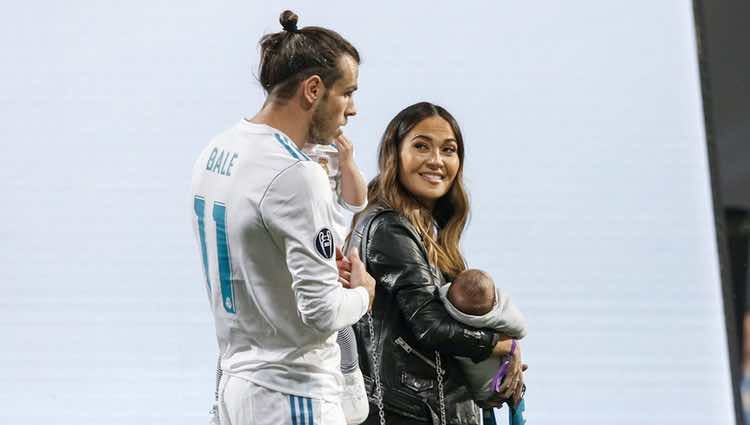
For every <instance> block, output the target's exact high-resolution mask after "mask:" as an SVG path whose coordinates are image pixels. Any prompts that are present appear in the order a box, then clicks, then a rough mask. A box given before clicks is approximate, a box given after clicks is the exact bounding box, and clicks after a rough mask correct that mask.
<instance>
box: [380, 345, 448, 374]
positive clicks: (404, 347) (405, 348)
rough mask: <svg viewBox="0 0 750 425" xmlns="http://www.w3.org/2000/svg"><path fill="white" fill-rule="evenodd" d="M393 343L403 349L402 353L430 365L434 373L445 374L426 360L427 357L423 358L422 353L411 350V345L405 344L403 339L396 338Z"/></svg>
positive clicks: (433, 363) (430, 361)
mask: <svg viewBox="0 0 750 425" xmlns="http://www.w3.org/2000/svg"><path fill="white" fill-rule="evenodd" d="M393 342H395V343H396V344H397V345H398V346H400V347H401V348H403V349H404V351H406V352H407V353H409V354H414V355H415V356H417V357H419V358H420V359H422V361H424V362H425V363H427V364H428V365H430V366H431V367H432V368H433V369H435V370H436V371H438V372H439V373H440V374H441V375H444V374H445V371H444V370H439V369H438V368H437V365H435V362H433V361H432V360H430V359H428V358H427V357H425V356H424V355H423V354H422V353H420V352H419V351H417V350H415V349H413V348H412V347H411V345H409V344H408V343H407V342H406V341H404V339H403V338H401V337H398V338H396V339H395V340H394V341H393Z"/></svg>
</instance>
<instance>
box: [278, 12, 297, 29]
mask: <svg viewBox="0 0 750 425" xmlns="http://www.w3.org/2000/svg"><path fill="white" fill-rule="evenodd" d="M297 21H299V16H297V14H296V13H294V12H292V11H291V10H285V11H283V12H281V16H279V22H280V23H281V28H284V31H287V32H297V31H298V30H297Z"/></svg>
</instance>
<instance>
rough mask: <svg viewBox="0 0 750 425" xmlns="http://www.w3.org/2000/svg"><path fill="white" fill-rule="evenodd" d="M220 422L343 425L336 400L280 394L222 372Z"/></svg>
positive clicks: (225, 424)
mask: <svg viewBox="0 0 750 425" xmlns="http://www.w3.org/2000/svg"><path fill="white" fill-rule="evenodd" d="M219 421H220V422H221V425H329V424H330V425H346V420H345V419H344V411H343V410H342V409H341V404H340V403H331V402H328V401H324V400H320V399H313V398H309V397H302V396H296V395H291V394H284V393H280V392H278V391H273V390H269V389H268V388H265V387H261V386H260V385H256V384H254V383H252V382H250V381H248V380H246V379H242V378H238V377H236V376H230V375H227V374H224V376H222V378H221V384H220V387H219Z"/></svg>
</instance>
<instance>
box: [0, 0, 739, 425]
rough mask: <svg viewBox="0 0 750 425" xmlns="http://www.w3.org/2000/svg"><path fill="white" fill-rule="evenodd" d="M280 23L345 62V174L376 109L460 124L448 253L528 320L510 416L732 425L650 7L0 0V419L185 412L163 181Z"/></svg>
mask: <svg viewBox="0 0 750 425" xmlns="http://www.w3.org/2000/svg"><path fill="white" fill-rule="evenodd" d="M21 4H23V5H22V6H21ZM313 4H314V5H313ZM287 7H289V8H292V9H294V10H295V11H297V12H298V13H299V15H300V26H304V25H321V26H326V27H331V28H334V29H336V30H337V31H339V32H340V33H341V34H342V35H344V36H345V37H346V38H348V39H349V40H350V41H352V42H353V43H354V44H355V45H356V46H357V47H358V48H359V50H360V52H361V54H362V57H363V62H362V66H361V71H360V72H361V74H360V87H361V89H360V91H359V92H358V93H357V94H356V101H357V104H358V107H359V116H357V117H356V118H354V119H352V120H351V121H350V125H349V126H348V127H347V129H346V130H347V134H348V135H349V136H350V138H351V139H352V140H353V141H354V142H355V144H356V147H357V158H358V160H359V162H360V164H361V166H362V168H363V170H364V172H365V174H366V176H367V177H368V178H370V177H372V176H373V175H374V172H375V152H376V146H377V142H378V139H379V137H380V135H381V134H382V131H383V129H384V128H385V125H386V123H387V122H388V120H390V118H392V117H393V116H394V115H395V114H396V113H397V112H398V111H399V110H400V109H401V108H403V107H405V106H407V105H409V104H411V103H414V102H417V101H421V100H430V101H433V102H436V103H438V104H441V105H443V106H445V107H446V108H447V109H448V110H450V111H451V112H452V113H453V114H454V115H455V116H456V117H457V119H458V121H459V122H460V124H461V126H462V129H463V131H464V135H465V140H466V149H467V158H466V164H465V165H466V180H467V183H468V188H469V190H470V193H471V200H472V208H473V214H472V221H471V223H470V226H469V228H468V231H467V233H466V235H465V239H464V250H465V253H466V255H467V258H468V259H469V262H470V264H471V265H472V266H474V267H479V268H483V269H486V270H488V271H489V272H491V273H492V275H493V276H494V278H495V281H496V283H497V284H499V285H502V286H503V287H504V288H507V289H508V290H509V291H510V293H511V294H513V296H514V299H515V301H516V303H517V304H518V305H519V306H520V307H521V309H522V310H523V311H524V313H525V314H526V316H527V318H528V322H529V326H530V334H529V336H528V337H527V338H526V339H525V340H524V341H523V342H522V346H523V353H524V358H525V360H526V361H527V362H528V363H529V364H530V366H531V369H530V370H529V372H528V373H527V377H526V379H527V384H528V392H527V409H528V411H527V417H528V419H529V425H535V424H550V425H559V424H646V423H648V424H652V423H653V424H665V423H670V424H671V423H674V424H701V425H703V424H733V423H734V422H733V421H734V418H733V413H732V412H733V409H732V401H731V389H730V378H729V368H728V359H727V353H726V336H725V329H724V325H723V323H724V316H723V308H722V305H721V297H720V282H719V275H718V261H717V256H716V243H715V233H714V226H713V212H712V207H711V190H710V184H709V178H708V168H707V157H706V146H705V136H704V129H703V115H702V109H701V101H700V87H699V78H698V67H697V63H696V54H695V52H696V46H695V38H694V29H693V17H692V12H691V8H692V4H691V2H690V1H673V0H670V1H660V2H652V1H645V0H639V1H627V2H625V1H616V2H601V1H579V2H538V1H529V2H511V1H499V2H419V3H418V2H391V3H387V4H385V5H383V4H377V5H375V4H369V3H368V4H363V3H358V2H343V1H342V2H314V3H313V2H286V3H279V2H268V1H265V2H254V3H253V2H237V1H234V2H197V1H180V2H177V1H131V2H115V1H102V2H93V1H80V0H79V1H67V2H41V1H29V2H24V3H13V4H11V3H10V2H8V3H7V4H4V5H3V13H2V17H0V52H2V56H1V58H2V59H1V60H2V67H0V114H2V120H0V139H1V142H0V154H1V155H2V165H1V166H0V185H1V186H0V189H1V190H0V196H2V201H0V205H2V208H0V241H1V242H0V282H2V285H3V295H2V297H0V347H1V348H0V406H2V407H3V408H2V409H0V423H3V424H19V425H20V424H100V423H108V424H161V425H163V424H180V425H184V424H191V423H204V422H205V417H206V412H207V410H208V407H209V404H210V399H211V397H212V392H213V388H212V386H213V367H214V361H215V350H216V348H215V338H214V336H213V329H212V324H211V317H210V314H209V311H208V303H207V302H206V300H205V290H204V287H203V283H202V282H203V281H202V275H201V268H200V262H199V258H198V256H197V249H196V245H195V242H194V241H193V235H192V232H191V228H190V224H189V223H190V222H189V219H190V213H191V211H192V209H191V208H192V207H191V204H190V202H189V201H190V198H189V182H190V172H191V167H192V163H193V160H194V159H195V157H196V155H197V154H198V152H199V151H200V149H201V148H202V147H203V146H204V145H205V144H206V143H207V142H208V140H209V139H210V138H211V137H212V136H213V135H215V134H216V133H218V132H219V131H221V130H223V129H224V128H226V127H228V126H230V125H232V124H234V123H235V122H236V121H238V120H239V119H240V118H242V117H243V116H248V115H252V114H253V113H254V112H255V111H256V110H257V109H258V107H259V105H260V104H261V102H262V99H263V97H262V93H261V90H260V88H259V84H258V83H257V82H256V81H255V79H254V77H253V75H254V73H255V69H256V67H257V56H258V49H257V41H258V39H259V38H260V36H261V35H262V34H264V33H267V32H275V31H278V30H279V28H280V26H279V25H278V22H277V19H278V15H279V13H280V12H281V11H282V10H283V9H284V8H287Z"/></svg>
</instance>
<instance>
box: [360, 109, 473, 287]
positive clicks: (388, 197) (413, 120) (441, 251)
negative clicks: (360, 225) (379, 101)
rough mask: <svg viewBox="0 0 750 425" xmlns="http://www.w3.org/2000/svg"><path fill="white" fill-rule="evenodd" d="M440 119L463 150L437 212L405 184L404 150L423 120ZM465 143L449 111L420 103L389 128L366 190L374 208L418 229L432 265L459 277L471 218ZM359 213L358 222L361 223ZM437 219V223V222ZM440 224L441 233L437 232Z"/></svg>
mask: <svg viewBox="0 0 750 425" xmlns="http://www.w3.org/2000/svg"><path fill="white" fill-rule="evenodd" d="M434 116H439V117H441V118H443V119H444V120H446V121H447V122H448V124H450V126H451V129H452V130H453V134H454V135H455V137H456V144H457V145H458V158H459V161H460V162H459V167H458V172H457V173H456V178H455V179H454V180H453V185H452V186H451V188H450V190H449V191H448V193H446V194H445V195H444V196H443V197H441V198H440V199H438V201H437V202H436V203H435V208H434V210H433V211H432V212H430V210H429V209H428V208H427V207H425V206H424V205H422V204H421V203H420V202H419V201H417V199H416V198H415V197H414V195H413V194H411V193H410V192H409V191H407V190H406V188H405V187H404V186H403V185H402V184H401V182H400V181H399V178H398V172H399V169H400V165H401V160H400V155H399V151H400V147H401V143H402V142H403V140H404V137H405V136H406V134H407V133H409V131H411V130H412V129H413V128H414V127H415V126H416V125H417V124H418V123H419V122H421V121H422V120H424V119H426V118H429V117H434ZM463 168H464V141H463V137H462V136H461V129H460V128H459V127H458V123H457V122H456V120H455V119H454V118H453V116H452V115H451V114H450V113H449V112H448V111H446V110H445V109H444V108H442V107H440V106H438V105H434V104H432V103H429V102H420V103H416V104H414V105H411V106H409V107H407V108H406V109H404V110H402V111H401V112H399V113H398V114H397V115H396V116H395V117H394V118H393V119H392V120H391V122H390V123H388V126H387V127H386V129H385V132H384V133H383V138H382V140H381V141H380V148H379V151H378V175H377V176H375V178H374V179H372V181H370V183H369V184H368V185H367V199H368V202H369V203H370V204H371V205H375V204H383V205H385V206H387V207H390V208H393V209H394V210H396V211H398V212H400V213H401V214H403V215H404V216H405V217H406V218H407V219H408V220H409V222H411V224H412V225H413V226H414V227H415V228H416V229H417V232H418V233H419V235H420V236H421V237H422V241H423V242H424V245H425V248H426V249H427V255H428V260H429V261H430V263H432V264H433V265H434V266H436V267H437V268H438V269H439V270H440V271H442V272H443V273H446V274H447V275H449V276H451V277H454V276H456V275H457V274H458V273H460V272H461V271H463V270H464V269H466V261H465V260H464V257H463V256H462V255H461V250H460V246H459V245H460V241H461V234H462V233H463V230H464V227H465V226H466V222H467V221H468V218H469V198H468V196H467V194H466V190H465V189H464V184H463ZM357 218H359V214H358V215H357V216H356V217H354V221H355V222H356V220H357ZM433 220H434V222H433ZM434 223H437V227H438V229H437V233H435V232H434V230H433V229H434Z"/></svg>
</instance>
